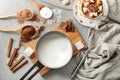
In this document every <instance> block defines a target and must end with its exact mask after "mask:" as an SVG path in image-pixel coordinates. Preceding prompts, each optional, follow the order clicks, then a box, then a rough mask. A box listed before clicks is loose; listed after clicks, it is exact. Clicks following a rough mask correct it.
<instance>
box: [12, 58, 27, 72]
mask: <svg viewBox="0 0 120 80" xmlns="http://www.w3.org/2000/svg"><path fill="white" fill-rule="evenodd" d="M27 62H28V60H23V61H22V62H20V63H19V64H18V65H17V66H15V67H14V68H12V69H11V70H12V72H13V73H14V72H15V71H17V70H18V69H19V68H21V67H22V66H23V65H24V64H26V63H27Z"/></svg>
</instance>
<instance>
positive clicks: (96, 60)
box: [75, 0, 120, 80]
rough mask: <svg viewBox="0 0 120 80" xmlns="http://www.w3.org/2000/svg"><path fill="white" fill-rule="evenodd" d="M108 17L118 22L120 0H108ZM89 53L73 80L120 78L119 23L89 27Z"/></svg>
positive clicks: (119, 18) (114, 79)
mask: <svg viewBox="0 0 120 80" xmlns="http://www.w3.org/2000/svg"><path fill="white" fill-rule="evenodd" d="M108 3H109V6H110V13H109V18H110V19H113V20H115V21H116V22H120V9H119V7H120V0H108ZM88 40H89V47H90V49H91V50H90V53H89V55H88V57H87V59H86V60H85V63H84V65H83V66H82V68H81V69H80V70H79V71H78V73H77V75H76V78H75V80H120V57H119V56H120V24H117V23H115V22H108V23H106V24H104V25H99V26H96V27H95V28H91V29H89V33H88Z"/></svg>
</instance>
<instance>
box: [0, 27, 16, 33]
mask: <svg viewBox="0 0 120 80" xmlns="http://www.w3.org/2000/svg"><path fill="white" fill-rule="evenodd" d="M0 31H2V32H13V33H17V30H16V29H11V30H10V29H4V28H0Z"/></svg>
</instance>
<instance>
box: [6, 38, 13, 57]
mask: <svg viewBox="0 0 120 80" xmlns="http://www.w3.org/2000/svg"><path fill="white" fill-rule="evenodd" d="M12 45H13V38H10V40H9V45H8V51H7V57H10V53H11V49H12Z"/></svg>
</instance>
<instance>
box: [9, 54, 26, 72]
mask: <svg viewBox="0 0 120 80" xmlns="http://www.w3.org/2000/svg"><path fill="white" fill-rule="evenodd" d="M24 59H25V57H24V56H22V57H20V59H19V60H17V61H16V62H15V63H14V64H13V65H12V66H11V67H10V69H11V70H12V69H13V68H14V67H15V66H17V65H18V64H19V63H20V62H22V60H24Z"/></svg>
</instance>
